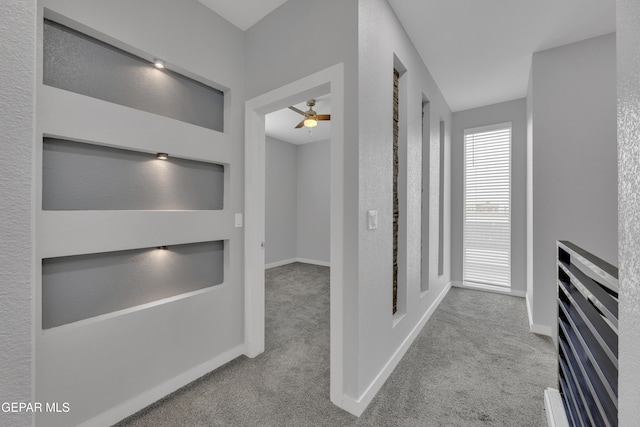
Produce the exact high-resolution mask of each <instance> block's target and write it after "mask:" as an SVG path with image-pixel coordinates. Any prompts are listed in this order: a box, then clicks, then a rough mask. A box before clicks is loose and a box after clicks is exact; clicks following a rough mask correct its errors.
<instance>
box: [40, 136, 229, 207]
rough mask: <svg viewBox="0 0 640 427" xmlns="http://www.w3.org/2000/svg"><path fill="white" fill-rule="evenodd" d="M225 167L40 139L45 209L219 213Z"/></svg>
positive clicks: (64, 141) (58, 140)
mask: <svg viewBox="0 0 640 427" xmlns="http://www.w3.org/2000/svg"><path fill="white" fill-rule="evenodd" d="M224 169H225V168H224V166H223V165H219V164H214V163H206V162H199V161H194V160H186V159H180V158H176V157H173V156H171V154H169V158H168V159H167V160H158V159H157V158H156V155H155V154H149V153H141V152H137V151H132V150H124V149H117V148H110V147H104V146H100V145H93V144H85V143H80V142H73V141H67V140H61V139H54V138H44V140H43V154H42V209H43V210H220V209H222V208H223V199H224V179H225V178H224V175H225V170H224Z"/></svg>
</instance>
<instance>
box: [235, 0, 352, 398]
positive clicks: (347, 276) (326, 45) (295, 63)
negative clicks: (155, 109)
mask: <svg viewBox="0 0 640 427" xmlns="http://www.w3.org/2000/svg"><path fill="white" fill-rule="evenodd" d="M327 27H330V28H331V31H326V28H327ZM245 36H246V60H247V66H246V86H245V87H246V89H245V93H246V95H247V99H251V98H253V97H255V96H258V95H261V94H263V93H265V92H268V91H270V90H273V89H277V88H279V87H282V86H284V85H286V84H289V83H291V82H293V81H296V80H298V79H301V78H303V77H306V76H309V75H311V74H313V73H316V72H318V71H321V70H325V69H327V68H329V67H332V66H334V65H336V64H343V70H344V106H343V108H344V112H345V113H344V123H345V124H347V125H346V126H345V129H344V153H339V154H342V157H343V158H344V186H343V191H344V214H343V218H342V220H343V223H344V227H343V230H342V237H343V242H344V243H343V251H344V260H343V265H342V266H340V267H339V268H341V269H342V271H341V273H342V274H341V275H342V276H343V278H344V283H343V292H344V299H345V306H346V307H349V309H348V310H345V312H344V325H345V331H344V332H345V333H344V337H343V346H344V355H343V356H344V357H343V383H344V387H343V388H344V392H345V394H346V395H347V396H355V395H356V394H357V393H356V388H357V387H356V376H357V369H358V368H357V358H358V331H357V327H358V323H359V319H358V309H357V299H358V225H359V220H360V218H359V216H358V167H357V165H358V144H357V140H358V74H357V70H358V0H324V1H322V2H318V1H314V0H296V1H289V2H286V3H284V4H283V5H282V6H280V7H279V8H277V9H276V10H274V11H273V12H271V13H270V14H269V15H267V16H266V17H265V18H264V19H262V20H261V21H259V22H257V23H256V24H255V25H254V26H252V27H251V28H249V29H248V30H247V31H246V32H245ZM302 40H322V43H317V44H314V46H313V49H312V50H310V49H309V46H308V43H303V42H302ZM301 101H302V100H301ZM332 155H335V153H332ZM333 268H334V269H336V268H338V267H337V266H334V267H333ZM332 271H334V270H332Z"/></svg>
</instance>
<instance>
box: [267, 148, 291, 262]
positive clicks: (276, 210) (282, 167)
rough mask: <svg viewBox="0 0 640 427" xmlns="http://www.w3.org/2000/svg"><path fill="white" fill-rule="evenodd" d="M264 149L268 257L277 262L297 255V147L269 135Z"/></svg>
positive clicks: (268, 260) (270, 260)
mask: <svg viewBox="0 0 640 427" xmlns="http://www.w3.org/2000/svg"><path fill="white" fill-rule="evenodd" d="M266 144H267V147H266V150H265V161H266V168H265V171H266V172H265V173H266V182H265V230H264V232H265V255H264V257H265V260H264V263H265V265H267V267H269V264H277V263H280V262H286V261H288V260H292V259H295V258H296V257H297V251H296V245H297V239H298V226H297V223H298V216H297V211H298V184H297V182H298V162H297V158H298V150H297V147H296V146H295V145H293V144H289V143H288V142H285V141H281V140H279V139H275V138H271V137H269V136H267V139H266Z"/></svg>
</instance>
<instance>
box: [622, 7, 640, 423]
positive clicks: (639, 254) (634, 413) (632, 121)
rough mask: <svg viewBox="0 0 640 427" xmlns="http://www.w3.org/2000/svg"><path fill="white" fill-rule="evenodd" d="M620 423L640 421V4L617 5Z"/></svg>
mask: <svg viewBox="0 0 640 427" xmlns="http://www.w3.org/2000/svg"><path fill="white" fill-rule="evenodd" d="M616 5H617V7H618V10H617V25H618V27H617V61H618V167H619V175H618V180H619V183H618V191H619V194H618V197H619V198H618V200H619V209H620V212H619V221H620V224H619V231H620V242H619V244H618V245H619V250H618V254H619V257H620V258H619V262H620V319H619V324H618V326H619V328H620V329H619V331H620V338H619V340H620V341H619V346H620V347H619V351H620V352H619V356H620V358H619V363H620V365H619V372H620V375H619V378H620V384H619V402H620V406H619V417H618V419H619V422H620V426H621V427H630V426H635V425H637V424H638V419H640V405H638V402H640V387H639V386H638V385H639V384H640V327H639V326H640V311H639V310H638V306H639V305H640V283H639V281H640V263H638V260H639V259H640V199H639V198H638V194H640V145H639V144H638V141H639V140H640V127H638V120H639V119H638V118H639V117H640V83H639V82H640V55H639V54H638V46H639V45H640V27H639V26H638V22H640V3H638V2H637V1H636V0H618V1H617V2H616Z"/></svg>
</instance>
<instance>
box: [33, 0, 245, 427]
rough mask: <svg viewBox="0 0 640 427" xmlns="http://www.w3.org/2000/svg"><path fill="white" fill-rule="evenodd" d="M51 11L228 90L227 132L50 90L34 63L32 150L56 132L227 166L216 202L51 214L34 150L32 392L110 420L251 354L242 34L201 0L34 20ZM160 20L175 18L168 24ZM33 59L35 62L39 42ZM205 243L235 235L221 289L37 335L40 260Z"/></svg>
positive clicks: (74, 3)
mask: <svg viewBox="0 0 640 427" xmlns="http://www.w3.org/2000/svg"><path fill="white" fill-rule="evenodd" d="M44 8H47V9H48V10H49V12H47V13H53V14H55V17H56V18H60V17H62V18H60V19H62V20H63V21H66V20H70V21H75V23H76V24H79V26H80V28H79V29H81V30H83V31H86V32H88V33H89V34H90V35H93V36H98V37H100V38H103V39H106V41H108V42H110V43H112V44H116V45H117V46H118V47H124V48H127V49H132V51H133V52H134V53H136V54H138V55H141V56H143V57H144V58H146V59H152V58H154V57H159V58H162V59H164V60H165V61H166V62H167V65H168V68H169V69H173V70H176V71H178V72H181V73H183V74H187V75H188V76H189V77H195V78H197V79H199V80H201V81H203V82H206V83H208V84H212V85H214V86H215V87H217V88H218V89H221V90H224V91H225V107H226V112H225V118H224V121H225V123H224V129H225V132H224V133H221V132H217V131H213V130H210V129H205V128H202V127H198V126H194V125H190V124H187V123H183V122H179V121H176V120H172V119H168V118H165V117H162V116H158V115H155V114H150V113H146V112H142V111H137V110H133V109H130V108H126V107H122V106H119V105H115V104H111V103H107V102H104V101H101V100H97V99H93V98H88V97H84V96H81V95H77V94H74V93H70V92H66V91H62V90H60V89H56V88H52V87H48V86H44V85H42V84H41V83H40V82H41V81H42V78H41V76H42V74H41V73H42V71H41V66H40V65H38V67H36V70H37V73H38V78H37V79H36V81H37V82H38V84H37V101H38V115H37V130H36V131H37V134H36V147H41V145H42V134H53V135H58V136H61V137H68V138H72V139H77V140H80V141H85V140H86V141H92V142H96V143H99V144H106V145H113V146H116V147H122V148H131V149H134V150H138V151H143V152H149V153H154V152H168V153H170V154H175V155H176V157H183V158H188V159H193V160H199V161H207V162H218V163H222V164H225V165H227V166H228V168H227V169H226V172H225V174H226V180H225V196H224V209H223V210H221V211H183V212H181V211H166V212H165V211H145V212H136V211H120V212H118V211H103V212H102V211H101V212H95V211H78V212H46V211H42V210H41V206H40V199H41V198H40V192H41V183H40V182H41V174H40V168H41V161H42V159H41V155H40V154H39V150H38V149H36V155H35V159H36V160H35V163H36V168H35V176H34V177H33V179H34V182H35V183H36V187H35V193H36V195H35V201H36V202H35V212H36V236H37V246H36V262H35V268H36V288H35V289H36V300H35V306H36V320H35V328H36V332H37V333H36V340H35V357H36V362H35V370H36V378H37V381H36V383H35V384H36V388H35V400H36V401H42V402H45V401H47V402H55V401H57V402H65V401H66V402H69V403H70V409H71V411H70V412H69V413H67V414H38V415H37V417H36V418H37V422H38V424H42V425H47V426H56V425H65V426H67V425H76V424H79V423H81V422H85V421H87V422H89V423H92V424H94V425H109V424H112V423H114V422H116V421H118V420H119V419H121V418H123V417H125V416H127V415H129V414H131V413H133V412H135V411H137V410H139V409H141V408H142V407H144V406H146V405H148V404H150V403H152V402H153V401H155V400H157V399H158V398H160V397H162V396H164V395H166V394H168V393H170V392H172V391H174V390H175V389H177V388H179V387H181V386H183V385H185V384H186V383H188V382H190V381H192V380H194V379H196V378H198V377H199V376H201V375H204V374H205V373H207V372H209V371H211V370H213V369H215V368H217V367H218V366H220V365H222V364H224V363H226V362H227V361H229V360H231V359H233V358H235V357H237V356H239V355H241V354H242V353H243V352H244V351H245V347H244V289H243V278H242V268H243V263H242V254H243V229H242V228H235V227H234V221H233V220H234V213H241V212H243V205H244V188H243V176H244V168H243V156H244V150H243V139H244V120H243V102H244V99H245V97H244V75H243V70H244V68H245V62H244V34H243V33H242V32H241V31H240V30H238V29H237V28H236V27H233V26H232V25H231V24H229V23H228V22H227V21H225V20H223V19H222V18H220V17H219V16H217V15H216V14H214V13H213V12H211V11H210V10H209V9H208V8H206V7H205V6H203V5H201V4H200V3H198V2H182V1H179V0H160V1H155V0H140V1H136V2H129V1H125V0H117V1H112V2H101V1H79V0H71V1H69V0H42V1H41V2H40V3H39V8H38V12H39V20H40V19H42V16H43V13H44ZM62 23H63V24H69V23H68V22H62ZM158 23H167V25H169V23H170V27H171V31H167V29H166V28H165V27H163V26H162V25H158ZM70 24H73V22H70ZM41 31H42V29H41V24H40V28H39V34H41ZM205 40H206V43H205V42H203V41H205ZM31 55H32V56H35V57H36V58H37V59H38V61H39V62H40V61H41V55H42V52H41V47H40V48H39V50H37V51H36V52H33V51H32V52H31ZM158 230H162V232H161V233H159V232H158ZM210 240H225V241H227V247H226V248H225V253H224V258H225V261H224V262H225V277H224V283H223V284H221V285H219V286H215V287H213V288H209V289H207V290H203V291H195V292H191V293H189V294H185V295H182V296H178V297H174V298H168V299H166V300H162V301H160V302H159V303H152V304H149V305H144V306H140V307H137V308H135V309H132V310H125V311H123V312H118V313H115V314H112V315H107V316H105V317H101V318H97V319H90V320H87V321H85V322H80V323H78V324H75V325H69V326H63V327H60V328H57V329H52V330H47V331H46V332H44V333H43V332H41V331H40V324H41V322H40V315H39V304H40V300H39V297H40V296H39V286H40V278H39V274H40V267H39V265H40V260H41V259H42V258H47V257H57V256H65V255H77V254H85V253H95V252H107V251H112V250H126V249H136V248H144V247H154V246H160V245H169V246H171V245H177V244H182V243H191V242H199V241H210ZM114 378H116V379H117V381H116V380H114Z"/></svg>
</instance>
